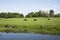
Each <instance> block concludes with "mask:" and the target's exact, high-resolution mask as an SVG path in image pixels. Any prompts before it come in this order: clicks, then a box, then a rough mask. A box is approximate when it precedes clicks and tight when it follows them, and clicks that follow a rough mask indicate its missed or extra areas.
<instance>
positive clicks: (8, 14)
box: [0, 12, 24, 18]
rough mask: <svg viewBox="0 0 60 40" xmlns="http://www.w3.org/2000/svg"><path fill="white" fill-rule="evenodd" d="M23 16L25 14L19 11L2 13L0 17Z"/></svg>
mask: <svg viewBox="0 0 60 40" xmlns="http://www.w3.org/2000/svg"><path fill="white" fill-rule="evenodd" d="M21 17H24V15H23V14H19V13H10V12H8V13H4V12H2V13H0V18H21Z"/></svg>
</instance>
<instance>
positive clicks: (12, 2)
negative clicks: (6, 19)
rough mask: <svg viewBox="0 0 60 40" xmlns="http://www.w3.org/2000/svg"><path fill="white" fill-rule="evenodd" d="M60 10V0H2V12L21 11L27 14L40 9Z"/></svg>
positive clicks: (0, 3)
mask: <svg viewBox="0 0 60 40" xmlns="http://www.w3.org/2000/svg"><path fill="white" fill-rule="evenodd" d="M50 9H54V11H55V13H59V12H60V0H0V12H19V13H23V14H24V15H26V14H27V13H29V12H32V11H33V12H36V11H39V10H44V11H48V10H50Z"/></svg>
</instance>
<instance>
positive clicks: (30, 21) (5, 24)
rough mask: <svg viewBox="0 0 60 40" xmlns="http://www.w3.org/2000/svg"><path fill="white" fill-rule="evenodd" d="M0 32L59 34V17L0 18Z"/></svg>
mask: <svg viewBox="0 0 60 40" xmlns="http://www.w3.org/2000/svg"><path fill="white" fill-rule="evenodd" d="M0 32H19V33H20V32H24V33H27V32H29V33H46V34H60V18H0Z"/></svg>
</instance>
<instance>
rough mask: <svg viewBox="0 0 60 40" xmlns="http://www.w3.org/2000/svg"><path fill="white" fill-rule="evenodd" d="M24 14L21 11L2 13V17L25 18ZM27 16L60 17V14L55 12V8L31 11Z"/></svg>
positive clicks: (0, 16) (0, 14) (0, 15)
mask: <svg viewBox="0 0 60 40" xmlns="http://www.w3.org/2000/svg"><path fill="white" fill-rule="evenodd" d="M23 17H24V15H23V14H20V13H11V12H8V13H4V12H2V13H0V18H23ZM25 17H60V14H54V10H50V11H49V13H48V12H45V11H41V10H40V11H38V12H30V13H28V14H27V15H25Z"/></svg>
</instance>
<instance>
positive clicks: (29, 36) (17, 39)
mask: <svg viewBox="0 0 60 40" xmlns="http://www.w3.org/2000/svg"><path fill="white" fill-rule="evenodd" d="M0 40H60V36H59V35H46V34H33V33H0Z"/></svg>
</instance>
